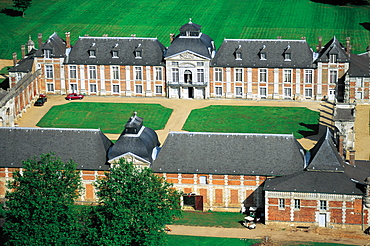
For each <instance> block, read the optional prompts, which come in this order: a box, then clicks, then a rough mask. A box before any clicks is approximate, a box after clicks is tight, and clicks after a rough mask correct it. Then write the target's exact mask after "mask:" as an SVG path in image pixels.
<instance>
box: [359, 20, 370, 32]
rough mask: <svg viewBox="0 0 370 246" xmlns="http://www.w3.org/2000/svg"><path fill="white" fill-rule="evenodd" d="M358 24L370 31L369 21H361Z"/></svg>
mask: <svg viewBox="0 0 370 246" xmlns="http://www.w3.org/2000/svg"><path fill="white" fill-rule="evenodd" d="M360 25H361V26H362V27H363V28H365V29H366V30H368V31H370V22H363V23H360Z"/></svg>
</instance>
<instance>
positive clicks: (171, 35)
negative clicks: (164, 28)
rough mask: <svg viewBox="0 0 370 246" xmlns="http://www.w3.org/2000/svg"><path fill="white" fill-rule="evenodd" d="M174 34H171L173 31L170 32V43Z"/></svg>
mask: <svg viewBox="0 0 370 246" xmlns="http://www.w3.org/2000/svg"><path fill="white" fill-rule="evenodd" d="M174 36H175V34H173V33H170V43H172V41H173V37H174Z"/></svg>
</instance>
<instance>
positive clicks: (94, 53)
mask: <svg viewBox="0 0 370 246" xmlns="http://www.w3.org/2000/svg"><path fill="white" fill-rule="evenodd" d="M89 57H92V58H95V57H96V50H89Z"/></svg>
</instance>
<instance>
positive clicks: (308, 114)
mask: <svg viewBox="0 0 370 246" xmlns="http://www.w3.org/2000/svg"><path fill="white" fill-rule="evenodd" d="M319 117H320V113H319V112H316V111H312V110H309V109H307V108H304V107H260V106H219V105H216V106H213V105H212V106H209V107H206V108H202V109H195V110H193V111H192V112H191V113H190V115H189V117H188V119H187V121H186V122H185V125H184V127H183V130H186V131H190V132H234V133H273V134H291V133H293V134H294V136H295V137H296V138H302V137H305V136H309V135H312V134H316V132H315V131H316V130H317V128H318V123H319Z"/></svg>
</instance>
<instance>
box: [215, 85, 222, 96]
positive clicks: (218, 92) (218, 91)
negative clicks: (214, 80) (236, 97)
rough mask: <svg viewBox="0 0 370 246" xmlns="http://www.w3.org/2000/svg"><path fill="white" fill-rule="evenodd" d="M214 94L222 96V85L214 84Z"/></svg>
mask: <svg viewBox="0 0 370 246" xmlns="http://www.w3.org/2000/svg"><path fill="white" fill-rule="evenodd" d="M215 95H216V96H217V97H221V96H222V86H215Z"/></svg>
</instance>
